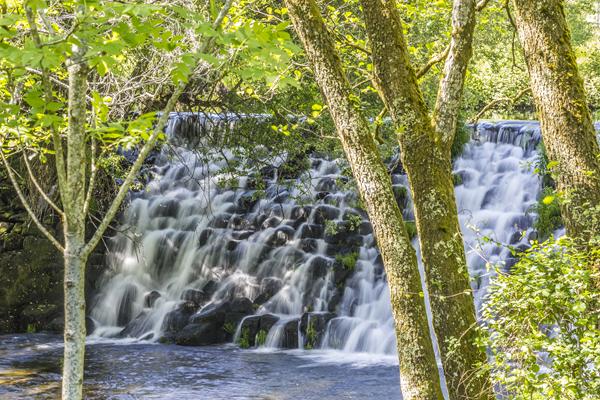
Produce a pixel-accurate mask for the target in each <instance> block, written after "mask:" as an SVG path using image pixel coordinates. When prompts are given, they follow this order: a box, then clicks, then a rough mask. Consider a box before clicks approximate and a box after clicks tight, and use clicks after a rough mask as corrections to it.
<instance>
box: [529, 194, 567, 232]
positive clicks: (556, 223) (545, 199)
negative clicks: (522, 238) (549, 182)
mask: <svg viewBox="0 0 600 400" xmlns="http://www.w3.org/2000/svg"><path fill="white" fill-rule="evenodd" d="M534 210H535V212H536V213H537V215H538V217H537V219H536V221H535V223H534V225H533V226H534V228H535V229H536V230H537V232H538V235H539V236H540V239H541V240H546V239H548V238H549V237H550V235H552V233H553V232H554V231H555V230H557V229H558V228H560V227H561V226H563V220H562V216H561V214H560V206H559V204H558V199H557V196H556V194H555V193H554V190H553V189H552V188H551V187H546V188H544V190H542V194H541V196H540V200H539V201H538V203H537V204H536V205H535V206H534Z"/></svg>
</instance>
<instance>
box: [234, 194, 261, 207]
mask: <svg viewBox="0 0 600 400" xmlns="http://www.w3.org/2000/svg"><path fill="white" fill-rule="evenodd" d="M255 193H256V192H255V191H252V190H249V191H247V192H244V193H242V194H241V195H240V197H238V199H237V201H236V206H237V207H238V209H239V210H240V211H246V212H247V211H251V210H252V209H253V208H254V206H255V205H256V203H258V200H259V197H258V196H256V195H255Z"/></svg>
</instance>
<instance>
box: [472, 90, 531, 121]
mask: <svg viewBox="0 0 600 400" xmlns="http://www.w3.org/2000/svg"><path fill="white" fill-rule="evenodd" d="M529 92H531V88H525V89H523V90H521V91H520V92H519V93H517V95H516V96H514V97H503V98H501V99H496V100H494V101H492V102H490V103H489V104H488V105H486V106H485V107H483V108H482V109H481V111H479V113H477V115H476V116H475V117H474V118H473V119H472V120H471V123H472V124H476V123H477V121H479V120H480V119H481V117H483V116H484V115H485V113H486V112H488V111H489V110H491V109H492V108H494V107H496V106H497V105H498V104H502V103H508V104H510V105H513V104H515V103H516V102H517V101H518V100H519V99H520V98H521V97H523V96H524V95H526V94H527V93H529Z"/></svg>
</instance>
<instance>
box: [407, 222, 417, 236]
mask: <svg viewBox="0 0 600 400" xmlns="http://www.w3.org/2000/svg"><path fill="white" fill-rule="evenodd" d="M404 226H405V227H406V233H408V237H409V238H410V240H413V239H414V238H415V237H417V224H416V223H415V222H414V221H404Z"/></svg>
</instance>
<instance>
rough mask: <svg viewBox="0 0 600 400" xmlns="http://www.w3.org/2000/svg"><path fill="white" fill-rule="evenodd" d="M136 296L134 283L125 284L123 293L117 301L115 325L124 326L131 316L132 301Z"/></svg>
mask: <svg viewBox="0 0 600 400" xmlns="http://www.w3.org/2000/svg"><path fill="white" fill-rule="evenodd" d="M136 296H137V287H135V286H134V285H129V286H127V289H125V293H124V294H123V297H122V298H121V302H120V303H119V310H118V311H117V326H125V325H127V323H128V322H129V321H131V319H132V318H133V302H134V301H135V298H136Z"/></svg>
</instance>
